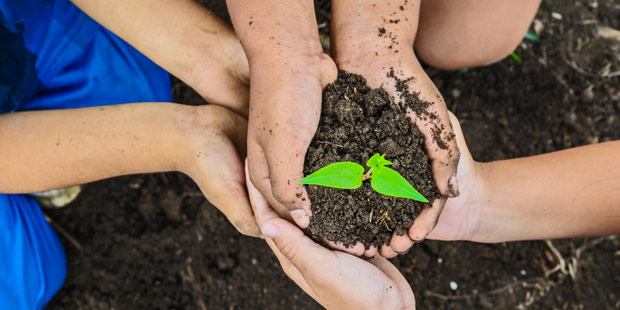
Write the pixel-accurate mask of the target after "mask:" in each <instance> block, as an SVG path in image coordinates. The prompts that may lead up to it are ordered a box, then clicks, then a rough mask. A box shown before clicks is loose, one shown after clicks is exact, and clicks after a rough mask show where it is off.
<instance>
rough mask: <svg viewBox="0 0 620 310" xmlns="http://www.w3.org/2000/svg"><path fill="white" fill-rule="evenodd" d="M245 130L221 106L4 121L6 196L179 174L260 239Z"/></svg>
mask: <svg viewBox="0 0 620 310" xmlns="http://www.w3.org/2000/svg"><path fill="white" fill-rule="evenodd" d="M246 126H247V125H246V121H245V120H244V119H243V118H242V117H240V116H238V115H237V114H235V113H233V112H230V111H229V110H227V109H225V108H222V107H219V106H215V105H210V106H200V107H190V106H183V105H178V104H172V103H133V104H124V105H117V106H106V107H93V108H84V109H68V110H48V111H33V112H17V113H12V114H3V115H0V145H2V146H3V147H2V152H0V171H2V178H1V180H0V192H1V193H9V194H10V193H13V194H18V193H30V192H39V191H45V190H50V189H54V188H60V187H65V186H70V185H75V184H82V183H87V182H92V181H95V180H101V179H105V178H110V177H115V176H120V175H127V174H135V173H150V172H161V171H180V172H183V173H185V174H187V175H189V176H190V177H191V178H192V179H193V180H194V181H195V182H196V183H197V184H198V185H199V186H200V188H201V190H202V192H203V193H204V194H205V196H206V197H207V199H209V201H211V202H212V203H213V204H214V205H215V206H216V207H217V208H218V209H220V211H222V212H223V213H224V214H225V215H226V217H227V218H228V219H229V220H230V222H231V223H232V224H233V225H234V226H235V227H236V228H237V230H239V231H240V232H241V233H243V234H246V235H252V236H259V235H260V232H259V230H258V227H257V226H256V224H255V221H254V216H253V213H252V210H251V207H250V205H249V201H248V198H247V194H246V191H245V181H244V173H243V163H242V161H241V158H242V156H243V155H244V154H243V153H244V150H245V130H246V128H247V127H246ZM24 128H27V130H24ZM162 128H165V130H162ZM214 166H217V169H214V168H213V167H214Z"/></svg>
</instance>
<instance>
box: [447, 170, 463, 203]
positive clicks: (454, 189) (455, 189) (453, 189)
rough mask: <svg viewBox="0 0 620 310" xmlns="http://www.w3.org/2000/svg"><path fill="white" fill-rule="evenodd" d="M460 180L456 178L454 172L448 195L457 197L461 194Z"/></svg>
mask: <svg viewBox="0 0 620 310" xmlns="http://www.w3.org/2000/svg"><path fill="white" fill-rule="evenodd" d="M459 194H460V193H459V182H458V180H457V179H456V174H453V175H452V177H451V178H450V181H448V197H449V198H455V197H458V196H459Z"/></svg>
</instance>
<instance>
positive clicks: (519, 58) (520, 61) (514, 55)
mask: <svg viewBox="0 0 620 310" xmlns="http://www.w3.org/2000/svg"><path fill="white" fill-rule="evenodd" d="M510 57H512V59H514V60H515V61H516V62H518V63H520V64H522V63H523V60H521V57H519V55H517V53H515V52H512V53H511V54H510Z"/></svg>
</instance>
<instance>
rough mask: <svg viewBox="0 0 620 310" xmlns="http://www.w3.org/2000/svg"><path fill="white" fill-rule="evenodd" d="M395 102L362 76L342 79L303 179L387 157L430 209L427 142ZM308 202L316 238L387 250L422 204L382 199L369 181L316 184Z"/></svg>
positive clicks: (327, 104) (329, 91) (326, 106)
mask: <svg viewBox="0 0 620 310" xmlns="http://www.w3.org/2000/svg"><path fill="white" fill-rule="evenodd" d="M410 95H411V96H416V95H415V94H410ZM395 102H396V101H395V100H394V99H392V98H390V96H389V95H388V94H387V93H386V92H385V91H384V90H383V89H381V88H377V89H370V88H369V87H367V86H366V80H365V79H364V78H363V77H361V76H359V75H356V74H350V73H348V72H345V71H340V72H338V79H337V80H336V81H335V82H334V83H332V84H329V85H328V86H327V87H326V88H325V92H324V93H323V108H322V111H321V119H320V121H319V128H318V130H317V132H316V135H315V136H314V139H313V140H312V142H311V143H310V148H309V149H308V153H307V154H306V162H305V170H304V173H305V174H306V175H309V174H312V173H314V172H315V171H317V170H319V169H321V168H323V167H325V166H327V165H329V164H332V163H335V162H342V161H349V162H355V163H359V164H361V165H363V166H365V164H366V162H367V161H368V159H369V158H370V157H371V156H373V155H374V154H375V153H380V154H382V155H383V154H385V155H386V157H385V158H386V159H387V160H389V161H391V162H392V165H391V168H392V169H394V170H396V171H397V172H399V173H400V174H401V175H402V176H403V177H404V178H405V179H406V180H407V181H408V182H409V184H411V185H412V186H413V187H414V188H415V189H417V190H418V192H420V194H422V196H424V197H425V198H427V199H428V200H429V202H430V203H432V202H433V201H434V200H435V197H439V196H440V195H439V190H438V189H437V187H436V186H435V181H434V180H433V173H432V172H431V166H430V160H429V158H428V156H427V155H426V153H425V151H424V135H422V133H421V132H420V131H419V130H418V128H417V127H415V126H413V125H412V124H411V120H409V119H408V118H407V117H406V116H405V112H404V111H405V108H404V107H401V106H400V105H398V104H396V103H395ZM422 106H428V105H427V104H425V105H422ZM308 195H309V197H310V201H311V202H312V212H313V217H312V219H311V221H310V231H311V232H312V235H313V236H314V237H322V238H325V239H327V240H329V241H341V242H343V243H344V244H354V243H355V242H361V243H363V244H365V245H366V246H367V247H369V246H371V245H376V246H380V245H382V244H388V243H389V241H390V239H391V237H392V233H393V232H396V233H397V234H398V235H403V234H404V233H405V232H406V230H407V228H409V227H410V226H411V224H412V223H413V219H415V218H416V216H417V215H418V214H419V213H420V211H421V210H422V207H423V205H424V204H423V203H421V202H419V201H415V200H412V199H406V198H397V197H391V196H385V195H382V194H379V193H377V192H376V191H375V190H373V189H372V187H371V186H370V182H369V181H366V182H363V183H362V186H361V187H360V188H358V189H335V188H331V187H324V186H317V185H310V186H308ZM319 239H320V238H319Z"/></svg>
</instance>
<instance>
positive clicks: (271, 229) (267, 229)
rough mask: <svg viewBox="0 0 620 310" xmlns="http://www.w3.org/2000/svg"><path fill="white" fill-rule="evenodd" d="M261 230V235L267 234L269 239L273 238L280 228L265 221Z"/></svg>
mask: <svg viewBox="0 0 620 310" xmlns="http://www.w3.org/2000/svg"><path fill="white" fill-rule="evenodd" d="M261 231H262V232H263V235H265V236H267V237H268V238H270V239H273V238H274V237H275V236H277V235H278V233H279V232H280V228H279V227H278V226H276V225H274V224H271V223H267V224H265V225H263V227H262V228H261Z"/></svg>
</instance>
